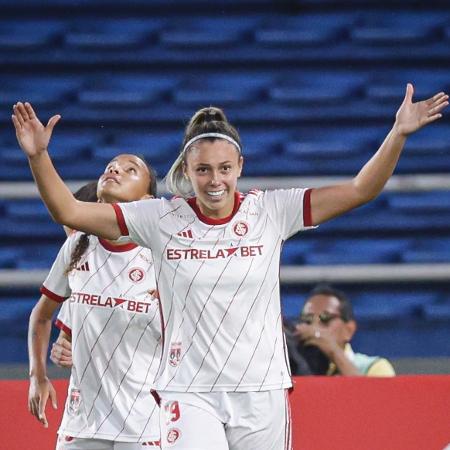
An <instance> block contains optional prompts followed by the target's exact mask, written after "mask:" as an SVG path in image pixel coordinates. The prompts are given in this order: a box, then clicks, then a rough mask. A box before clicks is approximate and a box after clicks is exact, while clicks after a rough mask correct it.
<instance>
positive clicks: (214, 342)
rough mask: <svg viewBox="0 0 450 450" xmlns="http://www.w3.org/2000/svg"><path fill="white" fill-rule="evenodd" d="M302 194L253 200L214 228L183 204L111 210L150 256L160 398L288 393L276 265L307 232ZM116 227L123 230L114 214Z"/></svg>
mask: <svg viewBox="0 0 450 450" xmlns="http://www.w3.org/2000/svg"><path fill="white" fill-rule="evenodd" d="M304 193H305V190H303V189H291V190H285V191H283V190H279V191H271V192H265V193H263V192H259V191H252V192H251V193H249V194H248V195H247V196H246V197H245V198H244V199H243V200H242V203H241V205H240V208H239V210H238V211H237V213H236V214H235V215H234V217H233V218H232V219H231V220H230V221H229V222H227V223H223V224H216V225H212V224H208V223H204V222H202V221H201V220H200V219H199V217H197V214H196V213H195V212H194V210H193V209H192V208H191V207H190V206H189V204H188V203H187V202H186V201H185V200H184V199H182V198H174V199H172V200H171V201H169V200H165V199H161V200H145V201H141V202H133V203H127V204H120V205H119V206H120V209H121V211H122V213H123V217H124V219H125V223H126V226H127V227H128V231H129V234H130V237H131V239H132V240H133V241H135V242H138V243H139V244H140V245H142V246H147V247H150V248H151V249H152V251H153V255H154V260H155V273H156V276H157V285H158V289H159V293H160V297H161V306H162V311H163V320H164V326H165V337H164V339H165V346H164V353H163V359H162V364H161V367H160V371H159V374H158V377H157V379H156V388H157V389H158V390H161V391H164V390H170V391H179V392H210V391H263V390H271V389H282V388H287V387H290V386H291V377H290V369H289V365H288V357H287V354H286V346H285V342H284V335H283V329H282V317H281V306H280V293H279V288H280V286H279V262H280V252H281V246H282V244H283V241H284V240H285V239H287V238H288V237H289V236H291V235H292V234H294V233H295V232H297V231H299V230H302V229H304V228H306V227H305V226H304V220H303V196H304ZM118 221H119V225H121V227H122V229H123V228H124V224H123V223H122V224H121V219H120V212H119V214H118ZM124 231H125V230H124Z"/></svg>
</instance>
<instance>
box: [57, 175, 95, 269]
mask: <svg viewBox="0 0 450 450" xmlns="http://www.w3.org/2000/svg"><path fill="white" fill-rule="evenodd" d="M73 196H74V197H75V198H76V199H77V200H80V201H81V202H90V203H96V202H97V201H98V199H97V182H96V181H91V182H90V183H87V184H85V185H84V186H82V187H80V189H78V190H77V191H76V192H75V193H74V194H73ZM88 247H89V235H88V234H86V233H83V234H82V235H81V236H80V239H78V242H77V245H76V246H75V248H74V249H73V252H72V255H71V258H70V263H69V265H68V267H67V269H66V271H65V273H66V274H68V273H70V272H71V271H72V270H73V269H75V268H76V266H77V264H78V262H79V261H80V259H81V257H82V256H83V255H84V252H85V251H86V250H87V248H88Z"/></svg>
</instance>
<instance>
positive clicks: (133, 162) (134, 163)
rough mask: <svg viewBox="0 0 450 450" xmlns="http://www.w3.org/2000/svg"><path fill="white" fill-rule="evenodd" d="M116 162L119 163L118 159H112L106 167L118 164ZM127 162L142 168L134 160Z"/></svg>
mask: <svg viewBox="0 0 450 450" xmlns="http://www.w3.org/2000/svg"><path fill="white" fill-rule="evenodd" d="M116 161H117V158H114V159H112V160H111V161H110V162H109V163H108V165H107V166H106V167H108V166H109V165H110V164H111V163H113V162H116ZM127 162H129V163H131V164H133V165H134V166H136V167H141V166H140V165H139V164H138V163H137V162H136V161H133V160H132V159H127Z"/></svg>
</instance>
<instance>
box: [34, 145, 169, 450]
mask: <svg viewBox="0 0 450 450" xmlns="http://www.w3.org/2000/svg"><path fill="white" fill-rule="evenodd" d="M97 195H98V198H99V201H100V202H104V203H111V202H116V201H125V202H127V201H132V200H139V199H144V198H151V197H153V196H154V195H156V180H155V174H154V172H153V170H152V169H151V168H150V167H149V166H147V165H146V163H145V162H144V161H143V160H142V159H140V158H138V157H137V156H135V155H128V154H123V155H119V156H117V157H116V158H114V159H113V160H112V161H111V162H110V163H109V164H108V166H107V167H106V170H105V172H104V174H103V175H102V176H101V177H100V179H99V181H98V185H97ZM91 197H92V195H91ZM91 197H89V198H90V200H91V201H93V198H91ZM154 288H155V276H154V267H153V260H152V255H151V252H150V250H148V249H146V248H142V247H138V246H137V245H136V244H133V243H127V244H118V243H116V242H114V241H109V240H105V239H99V238H97V237H95V236H89V235H87V234H83V233H80V232H72V233H71V234H70V236H69V238H68V239H67V241H66V242H65V244H64V245H63V247H62V248H61V250H60V252H59V254H58V256H57V258H56V261H55V263H54V264H53V267H52V269H51V271H50V274H49V275H48V277H47V279H46V280H45V282H44V284H43V286H42V288H41V293H42V297H41V298H40V300H39V302H38V303H37V305H36V306H35V307H34V309H33V312H32V314H31V317H30V328H29V354H30V390H29V409H30V412H31V413H32V414H33V415H34V416H36V417H37V418H38V420H40V421H41V422H42V423H43V424H44V426H47V419H46V416H45V405H46V402H47V399H48V397H49V396H50V398H51V400H52V403H53V406H54V407H55V406H56V394H55V391H54V389H53V387H52V385H51V383H50V381H49V380H48V378H47V376H46V354H47V348H48V342H49V335H50V328H51V319H52V315H53V313H54V311H55V310H56V308H57V307H58V306H59V305H60V304H61V303H62V302H64V303H63V308H64V312H65V314H64V316H63V317H61V318H60V320H59V321H57V324H58V325H59V327H60V328H61V329H62V330H63V332H64V333H65V337H66V338H68V339H70V340H71V342H72V345H73V365H72V372H71V378H70V384H69V390H68V396H67V400H66V406H65V410H64V416H63V420H62V423H61V427H60V429H59V432H58V434H59V438H58V444H57V449H58V450H78V449H80V450H83V449H85V450H87V449H99V450H106V449H111V450H112V449H121V450H134V449H138V448H139V449H141V448H143V446H144V445H145V446H157V447H158V448H159V443H158V441H159V408H158V407H157V406H156V403H155V402H154V399H153V397H152V396H151V395H150V389H151V388H152V387H153V382H154V377H155V374H156V370H157V367H158V365H159V360H160V354H161V343H160V331H161V329H160V313H159V305H158V300H157V299H154V297H153V296H151V295H149V294H148V290H149V289H154ZM69 348H70V347H69Z"/></svg>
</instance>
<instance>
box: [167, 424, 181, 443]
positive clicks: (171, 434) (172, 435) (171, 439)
mask: <svg viewBox="0 0 450 450" xmlns="http://www.w3.org/2000/svg"><path fill="white" fill-rule="evenodd" d="M180 436H181V431H180V430H179V429H178V428H171V429H170V430H169V431H168V432H167V438H166V439H167V443H168V444H169V445H172V444H175V442H176V441H178V439H180Z"/></svg>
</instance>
